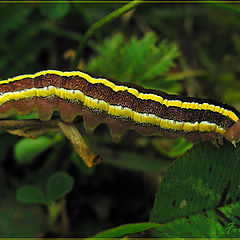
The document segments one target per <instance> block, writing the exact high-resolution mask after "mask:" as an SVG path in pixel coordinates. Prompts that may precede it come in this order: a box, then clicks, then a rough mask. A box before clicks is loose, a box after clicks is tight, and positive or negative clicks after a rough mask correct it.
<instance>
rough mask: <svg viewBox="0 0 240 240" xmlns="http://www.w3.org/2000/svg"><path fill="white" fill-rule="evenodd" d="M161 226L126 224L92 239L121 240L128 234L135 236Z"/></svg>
mask: <svg viewBox="0 0 240 240" xmlns="http://www.w3.org/2000/svg"><path fill="white" fill-rule="evenodd" d="M159 225H160V224H157V223H132V224H126V225H122V226H119V227H115V228H112V229H108V230H106V231H103V232H101V233H98V234H97V235H95V236H93V237H92V238H88V240H90V239H95V238H115V237H116V238H119V237H124V236H126V235H128V234H135V233H139V232H142V231H145V230H148V229H153V228H157V227H159Z"/></svg>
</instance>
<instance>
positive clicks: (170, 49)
mask: <svg viewBox="0 0 240 240" xmlns="http://www.w3.org/2000/svg"><path fill="white" fill-rule="evenodd" d="M157 41H158V39H157V36H156V35H155V34H153V33H150V34H146V35H145V36H144V37H143V38H142V39H140V40H137V39H136V38H135V37H133V38H131V40H130V41H129V42H127V41H125V40H124V38H123V36H122V35H121V34H118V35H115V36H113V37H112V38H109V39H106V40H105V41H104V43H103V44H101V45H96V44H92V47H93V48H94V49H95V51H96V52H97V53H98V56H97V57H95V58H92V59H91V60H90V62H89V63H88V66H87V70H88V71H90V72H93V73H96V74H98V75H100V74H102V75H108V76H111V77H113V78H115V79H118V80H120V81H123V82H133V83H138V84H141V85H142V86H145V87H148V88H149V87H151V88H162V89H163V88H166V86H167V88H168V90H170V91H171V90H172V91H174V90H175V91H176V90H179V88H177V86H178V87H179V85H178V84H177V83H176V82H173V83H171V82H169V81H168V82H166V81H167V80H166V79H164V76H167V75H168V74H169V73H168V70H169V68H170V67H171V66H174V60H175V59H176V58H177V57H178V56H179V51H178V48H177V46H176V44H174V43H167V41H166V40H163V41H161V42H160V43H157ZM171 86H172V88H173V89H171V88H170V87H171Z"/></svg>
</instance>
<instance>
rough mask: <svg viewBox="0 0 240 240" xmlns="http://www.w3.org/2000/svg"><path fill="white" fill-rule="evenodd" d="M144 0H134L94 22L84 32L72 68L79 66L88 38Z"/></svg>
mask: <svg viewBox="0 0 240 240" xmlns="http://www.w3.org/2000/svg"><path fill="white" fill-rule="evenodd" d="M143 1H144V0H134V1H132V2H130V3H128V4H126V5H124V6H123V7H121V8H119V9H117V10H116V11H114V12H112V13H110V14H108V15H107V16H105V17H103V18H102V19H100V20H99V21H97V22H96V23H94V24H93V25H92V26H91V27H90V28H89V29H88V31H87V32H86V33H85V34H84V36H83V39H82V42H81V43H80V44H79V46H78V48H77V51H76V57H75V58H74V60H73V61H72V64H71V67H72V68H77V65H78V61H79V58H80V56H81V55H82V53H83V50H84V47H85V45H86V43H87V42H88V39H89V38H90V37H91V36H92V35H93V33H94V32H95V31H96V30H97V29H99V28H100V27H102V26H103V25H104V24H106V23H109V22H111V21H113V20H114V19H116V18H118V17H120V16H121V15H123V14H124V13H126V12H128V11H130V10H132V9H134V8H136V7H137V6H138V5H140V4H141V3H142V2H143Z"/></svg>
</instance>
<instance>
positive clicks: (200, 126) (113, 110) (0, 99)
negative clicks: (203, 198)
mask: <svg viewBox="0 0 240 240" xmlns="http://www.w3.org/2000/svg"><path fill="white" fill-rule="evenodd" d="M73 92H74V90H65V89H62V88H55V87H50V88H48V89H47V88H43V89H36V88H34V89H29V90H25V91H22V92H14V93H13V92H12V93H7V94H4V95H3V96H0V104H3V103H4V102H6V101H9V100H19V99H25V98H30V97H34V96H38V97H49V96H53V95H55V96H59V97H61V98H63V99H69V100H73V101H74V100H75V101H76V100H78V101H82V102H84V105H85V106H87V107H89V108H94V109H99V110H103V111H106V112H108V113H109V114H110V115H113V116H121V117H129V118H131V119H133V120H134V121H135V122H138V123H147V124H153V125H156V126H159V127H161V128H164V129H173V130H183V131H185V132H193V131H200V132H210V131H215V132H216V133H219V134H221V135H224V134H225V132H226V131H225V130H224V129H222V128H220V127H218V126H217V125H216V124H213V123H208V122H201V123H197V122H196V123H194V124H192V123H188V122H176V121H173V120H168V119H162V118H160V117H157V116H155V115H154V114H142V113H138V112H135V111H133V110H131V109H129V108H122V107H121V106H113V105H109V104H108V103H107V102H104V101H103V100H97V99H93V98H91V97H87V96H84V94H83V93H80V91H75V94H73Z"/></svg>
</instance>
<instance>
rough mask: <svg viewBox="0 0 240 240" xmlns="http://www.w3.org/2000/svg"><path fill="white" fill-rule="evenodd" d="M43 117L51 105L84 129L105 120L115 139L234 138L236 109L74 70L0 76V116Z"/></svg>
mask: <svg viewBox="0 0 240 240" xmlns="http://www.w3.org/2000/svg"><path fill="white" fill-rule="evenodd" d="M33 110H36V111H37V113H38V116H39V119H40V120H42V121H48V120H50V119H51V117H52V114H53V112H54V111H55V110H59V111H60V116H61V119H62V120H63V121H65V122H72V121H73V120H74V119H75V118H76V117H77V116H78V115H82V117H83V123H84V127H85V129H86V131H87V132H91V131H93V130H94V129H95V128H96V127H97V126H98V125H99V124H100V123H107V125H108V126H109V128H110V131H111V135H112V136H113V138H114V139H115V140H117V139H119V138H120V137H121V135H122V134H123V133H124V131H125V130H126V129H134V130H135V131H137V132H138V133H140V134H142V135H154V134H160V135H163V136H166V137H178V136H184V137H185V138H186V139H188V140H190V141H192V142H197V141H199V140H200V139H202V140H214V139H218V140H221V139H222V138H223V136H224V137H225V138H226V139H227V140H228V141H230V142H231V143H232V144H234V145H235V143H237V142H238V141H239V140H240V121H239V118H240V113H239V112H238V111H237V110H236V109H234V108H233V107H231V106H228V105H227V104H223V103H219V102H216V101H213V100H207V99H200V98H192V97H184V96H179V95H170V94H167V93H164V92H161V91H157V90H147V89H144V88H142V87H140V86H137V85H133V84H130V83H120V82H118V81H116V80H109V79H107V78H94V77H92V76H90V75H88V74H86V73H83V72H80V71H71V72H61V71H57V70H47V71H41V72H38V73H35V74H29V75H21V76H17V77H14V78H9V79H8V80H3V81H0V118H7V117H9V116H12V115H14V114H22V115H23V114H24V115H25V114H29V113H30V112H31V111H33Z"/></svg>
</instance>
